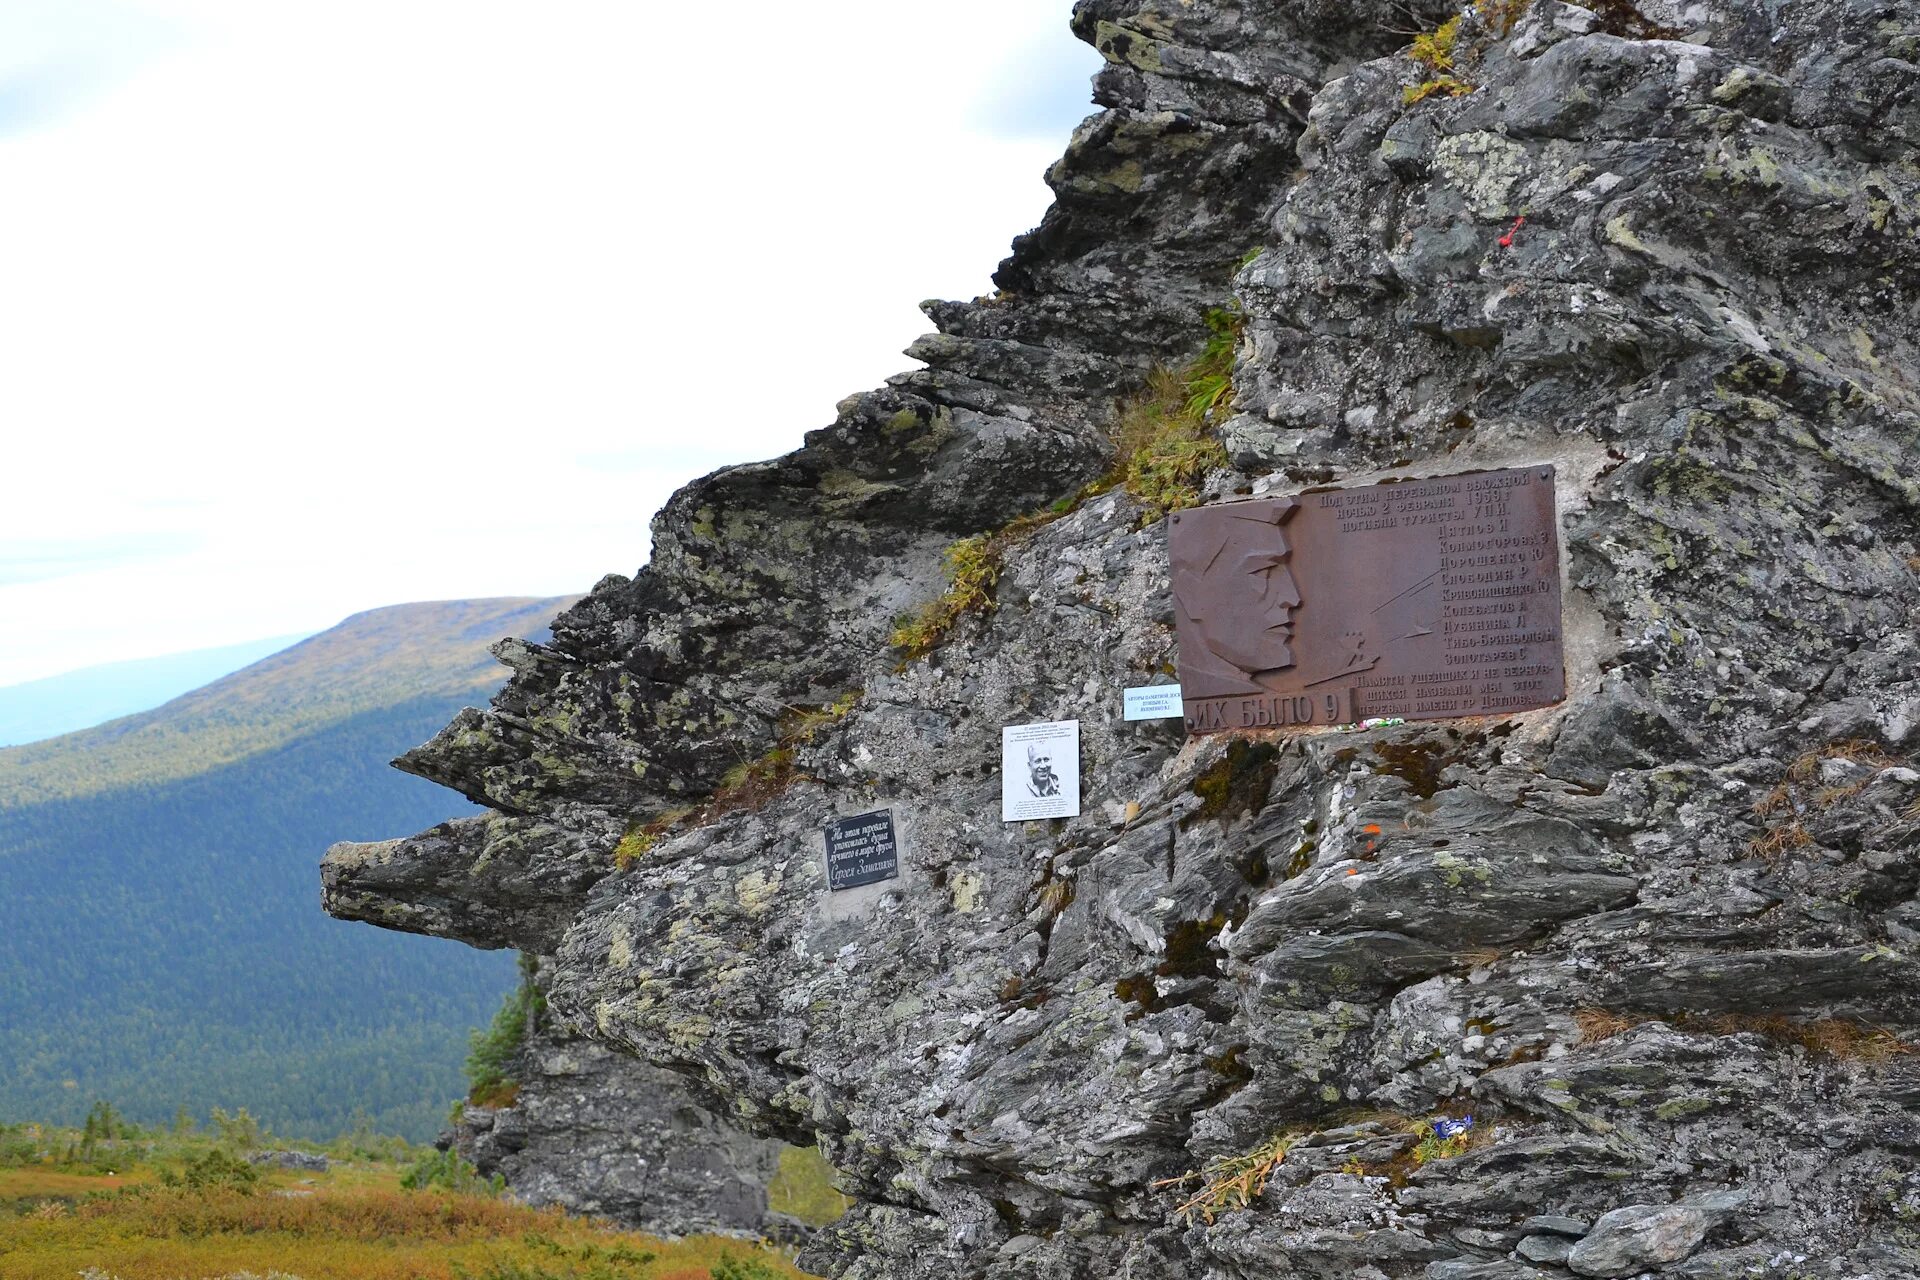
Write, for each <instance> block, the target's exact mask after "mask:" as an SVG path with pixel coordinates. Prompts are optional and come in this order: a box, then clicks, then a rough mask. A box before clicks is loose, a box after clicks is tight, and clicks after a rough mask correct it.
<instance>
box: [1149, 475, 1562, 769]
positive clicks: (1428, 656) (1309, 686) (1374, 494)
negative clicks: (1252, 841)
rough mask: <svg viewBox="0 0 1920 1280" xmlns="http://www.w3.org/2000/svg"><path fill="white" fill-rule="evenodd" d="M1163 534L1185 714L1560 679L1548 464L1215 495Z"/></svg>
mask: <svg viewBox="0 0 1920 1280" xmlns="http://www.w3.org/2000/svg"><path fill="white" fill-rule="evenodd" d="M1167 538H1168V549H1169V552H1170V553H1171V556H1172V560H1173V597H1174V606H1175V608H1174V613H1175V626H1176V628H1177V630H1178V634H1179V639H1180V687H1181V691H1182V694H1183V695H1184V696H1183V702H1184V705H1185V708H1186V715H1187V728H1188V730H1189V731H1190V732H1195V733H1206V732H1211V731H1213V730H1219V729H1257V728H1268V727H1275V726H1280V727H1285V726H1313V725H1334V724H1351V723H1353V722H1355V721H1359V720H1363V719H1368V718H1371V717H1375V716H1384V717H1394V716H1399V717H1404V718H1405V719H1408V720H1431V719H1439V718H1441V717H1445V716H1468V715H1496V714H1501V713H1504V712H1509V711H1523V710H1527V709H1530V708H1534V707H1544V706H1549V705H1551V704H1552V703H1555V702H1558V701H1560V699H1561V698H1562V697H1564V696H1565V695H1566V669H1565V667H1564V665H1563V661H1562V657H1561V649H1560V535H1559V529H1558V525H1557V522H1556V519H1555V513H1554V501H1553V468H1552V467H1548V466H1539V467H1521V468H1515V469H1513V470H1509V471H1477V472H1471V473H1468V474H1465V475H1457V476H1440V477H1437V478H1435V479H1431V480H1407V481H1400V482H1396V483H1390V484H1377V485H1369V486H1366V487H1362V488H1353V489H1327V490H1321V491H1319V492H1309V493H1303V494H1299V495H1296V496H1294V497H1290V498H1254V499H1250V500H1247V501H1243V502H1224V503H1220V504H1218V505H1215V506H1211V507H1198V508H1195V509H1193V510H1189V511H1182V512H1180V513H1178V514H1177V515H1175V516H1174V517H1173V518H1172V521H1171V523H1170V524H1169V526H1168V534H1167Z"/></svg>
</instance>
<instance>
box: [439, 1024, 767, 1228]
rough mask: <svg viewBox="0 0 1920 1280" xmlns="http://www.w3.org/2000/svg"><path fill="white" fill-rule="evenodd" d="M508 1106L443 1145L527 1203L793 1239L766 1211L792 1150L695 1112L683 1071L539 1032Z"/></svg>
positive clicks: (461, 1120)
mask: <svg viewBox="0 0 1920 1280" xmlns="http://www.w3.org/2000/svg"><path fill="white" fill-rule="evenodd" d="M512 1075H513V1078H514V1080H515V1081H516V1083H517V1086H518V1087H517V1090H516V1092H517V1094H518V1096H517V1098H516V1099H515V1100H514V1101H513V1103H512V1104H511V1105H508V1106H497V1107H488V1106H474V1105H468V1106H466V1107H465V1108H463V1109H462V1110H461V1112H460V1114H459V1116H458V1117H457V1118H456V1119H455V1121H454V1125H453V1129H452V1131H451V1133H450V1134H449V1135H448V1136H447V1137H443V1139H442V1141H443V1142H448V1141H450V1142H451V1145H452V1146H453V1147H454V1149H455V1150H457V1151H458V1152H459V1153H460V1155H461V1156H462V1157H463V1158H465V1159H466V1160H468V1161H469V1162H471V1163H472V1164H473V1165H474V1166H475V1168H477V1169H478V1170H479V1171H480V1173H481V1174H482V1175H484V1176H486V1177H489V1178H491V1177H493V1176H495V1175H498V1176H500V1177H502V1178H504V1179H505V1180H506V1182H507V1185H508V1186H509V1187H511V1188H512V1190H513V1194H514V1196H515V1197H516V1198H517V1199H520V1200H522V1201H525V1202H526V1203H528V1204H532V1205H541V1206H545V1205H559V1206H561V1207H562V1208H565V1209H567V1210H569V1211H570V1212H574V1213H583V1214H590V1215H592V1216H594V1217H598V1218H607V1219H610V1220H611V1221H614V1222H619V1223H622V1224H626V1225H630V1226H635V1227H640V1228H642V1229H644V1230H647V1231H652V1232H655V1233H661V1234H668V1235H688V1234H692V1233H696V1232H709V1233H721V1234H747V1235H754V1236H760V1235H792V1234H794V1227H793V1224H790V1223H786V1222H783V1221H778V1220H776V1219H775V1218H774V1217H773V1216H772V1215H770V1214H769V1212H768V1208H767V1187H768V1184H769V1183H770V1182H771V1181H772V1180H773V1178H774V1175H775V1174H776V1173H778V1172H779V1167H780V1152H781V1148H782V1144H781V1143H779V1142H775V1141H770V1140H767V1139H764V1138H755V1137H753V1136H752V1135H750V1134H747V1133H745V1132H743V1131H742V1130H741V1129H740V1128H739V1127H738V1126H736V1125H732V1124H728V1123H727V1122H726V1121H724V1120H721V1119H719V1118H718V1117H716V1116H714V1115H713V1114H712V1113H710V1112H708V1111H707V1110H705V1109H704V1108H702V1107H700V1106H698V1105H697V1104H695V1103H694V1101H693V1100H692V1098H691V1097H689V1095H688V1092H687V1089H686V1086H685V1085H684V1083H682V1081H681V1080H680V1079H679V1078H678V1077H676V1076H674V1075H673V1074H672V1073H670V1072H668V1071H665V1070H662V1069H661V1068H659V1067H654V1066H650V1065H648V1064H647V1063H644V1062H639V1061H636V1060H635V1059H634V1058H633V1057H632V1055H630V1054H626V1053H620V1052H617V1051H615V1050H613V1049H611V1048H609V1047H607V1046H606V1045H603V1044H599V1043H596V1042H594V1041H592V1040H589V1039H586V1038H585V1037H582V1036H578V1035H574V1034H572V1033H570V1032H569V1031H568V1030H567V1029H566V1028H565V1027H564V1026H563V1025H560V1024H557V1023H556V1022H554V1020H552V1019H551V1018H545V1017H542V1018H539V1019H537V1020H536V1022H535V1025H534V1026H533V1027H531V1028H529V1032H528V1035H527V1037H526V1039H525V1041H524V1042H523V1043H522V1045H521V1048H520V1052H519V1054H518V1056H517V1058H516V1060H515V1062H514V1064H513V1071H512Z"/></svg>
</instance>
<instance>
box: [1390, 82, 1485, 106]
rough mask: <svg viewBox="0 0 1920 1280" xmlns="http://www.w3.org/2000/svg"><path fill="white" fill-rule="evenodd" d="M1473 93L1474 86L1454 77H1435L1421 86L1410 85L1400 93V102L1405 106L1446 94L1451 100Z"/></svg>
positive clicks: (1421, 83)
mask: <svg viewBox="0 0 1920 1280" xmlns="http://www.w3.org/2000/svg"><path fill="white" fill-rule="evenodd" d="M1472 92H1473V86H1472V85H1470V84H1468V83H1467V82H1466V81H1465V80H1461V79H1458V78H1457V77H1454V76H1435V77H1434V78H1433V79H1431V80H1423V81H1421V82H1420V83H1419V84H1410V85H1408V86H1407V87H1406V88H1405V89H1402V90H1401V91H1400V101H1401V103H1402V104H1403V105H1405V106H1409V107H1411V106H1413V105H1414V104H1415V103H1417V102H1425V101H1426V100H1427V99H1428V98H1433V97H1438V96H1440V95H1441V94H1445V95H1446V96H1447V97H1449V98H1458V97H1460V96H1461V95H1462V94H1468V93H1472Z"/></svg>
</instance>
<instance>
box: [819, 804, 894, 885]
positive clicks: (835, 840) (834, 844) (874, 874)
mask: <svg viewBox="0 0 1920 1280" xmlns="http://www.w3.org/2000/svg"><path fill="white" fill-rule="evenodd" d="M825 834H826V837H827V888H828V889H829V890H834V891H838V890H840V889H857V888H859V887H860V886H861V885H863V884H877V883H879V882H880V881H882V880H891V879H893V878H894V877H895V876H897V875H899V874H900V842H899V841H898V840H897V839H896V838H895V837H894V833H893V815H892V814H891V813H889V812H887V811H886V810H885V809H881V810H879V811H877V812H875V813H863V814H861V815H860V816H858V817H855V818H835V819H834V820H833V821H832V822H829V823H828V824H827V826H826V832H825Z"/></svg>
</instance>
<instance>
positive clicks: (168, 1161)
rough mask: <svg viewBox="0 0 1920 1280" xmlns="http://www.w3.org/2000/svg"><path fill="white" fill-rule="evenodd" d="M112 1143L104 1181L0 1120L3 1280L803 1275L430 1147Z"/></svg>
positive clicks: (42, 1130)
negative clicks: (548, 1193) (548, 1202)
mask: <svg viewBox="0 0 1920 1280" xmlns="http://www.w3.org/2000/svg"><path fill="white" fill-rule="evenodd" d="M112 1134H113V1136H111V1137H100V1136H99V1131H98V1126H96V1134H95V1142H96V1148H97V1153H98V1154H103V1155H106V1156H108V1157H110V1158H111V1159H113V1160H114V1161H115V1162H116V1164H117V1168H116V1170H115V1172H114V1173H113V1174H110V1175H109V1174H105V1173H99V1172H93V1171H92V1168H91V1166H90V1165H86V1166H72V1165H68V1164H66V1163H65V1161H64V1157H65V1155H66V1149H67V1147H68V1146H72V1147H74V1148H75V1151H76V1154H77V1152H78V1148H79V1146H80V1145H81V1143H82V1142H83V1140H84V1136H85V1135H84V1134H83V1133H82V1132H81V1131H80V1130H76V1129H56V1128H53V1127H51V1126H40V1125H15V1126H0V1157H4V1158H3V1159H0V1275H4V1276H5V1277H6V1280H73V1277H74V1276H76V1275H87V1276H90V1277H95V1280H183V1278H185V1277H195V1278H198V1277H213V1276H237V1275H242V1274H252V1275H258V1276H262V1277H268V1276H286V1277H303V1278H304V1280H321V1278H322V1277H325V1278H326V1280H710V1278H711V1280H800V1278H801V1277H802V1273H801V1272H799V1271H798V1270H796V1269H795V1268H794V1267H793V1265H792V1264H791V1263H790V1262H789V1261H788V1260H787V1259H786V1258H785V1257H784V1256H782V1255H781V1254H780V1253H778V1252H777V1251H774V1250H771V1249H768V1248H764V1247H761V1246H758V1245H755V1244H753V1243H752V1242H748V1241H741V1240H737V1239H720V1238H711V1237H691V1238H688V1239H684V1240H676V1241H664V1240H659V1239H655V1238H653V1237H650V1236H646V1235H643V1234H639V1233H635V1232H627V1231H619V1230H615V1229H613V1228H610V1227H608V1226H606V1225H605V1224H603V1223H598V1222H593V1221H589V1220H586V1219H580V1218H570V1217H568V1216H567V1215H566V1214H564V1213H562V1212H561V1211H559V1210H557V1209H532V1208H528V1207H527V1206H525V1205H521V1204H516V1203H514V1202H512V1201H511V1200H508V1199H505V1198H502V1197H500V1196H498V1195H495V1194H494V1193H493V1192H494V1189H495V1187H496V1186H497V1184H488V1183H485V1182H482V1181H480V1180H478V1179H477V1177H476V1176H475V1175H473V1174H472V1171H471V1168H470V1167H467V1166H463V1165H462V1164H461V1163H460V1162H459V1161H458V1159H457V1157H451V1156H442V1155H440V1154H439V1153H434V1154H430V1155H429V1156H428V1157H427V1159H426V1160H424V1161H421V1162H419V1163H417V1164H415V1165H414V1167H413V1168H412V1169H411V1170H409V1169H408V1168H407V1167H406V1165H405V1164H403V1163H401V1162H399V1161H394V1160H384V1159H382V1160H360V1159H340V1160H337V1161H336V1162H335V1163H334V1164H333V1165H332V1166H331V1167H330V1168H329V1169H328V1170H327V1171H325V1172H308V1171H300V1170H286V1169H280V1168H277V1167H271V1166H254V1165H251V1164H249V1163H247V1161H246V1160H245V1158H244V1156H243V1154H241V1153H238V1152H235V1151H233V1150H230V1149H229V1148H228V1146H227V1144H225V1143H224V1142H222V1140H221V1138H220V1137H219V1135H218V1134H217V1133H187V1132H182V1133H174V1132H169V1131H165V1130H144V1129H140V1128H138V1127H136V1126H132V1125H123V1124H116V1125H115V1126H113V1129H112ZM122 1135H124V1136H122ZM360 1137H361V1140H362V1141H363V1142H364V1139H365V1135H361V1136H360ZM108 1144H112V1145H108ZM374 1145H380V1144H378V1143H375V1144H374ZM410 1187H411V1188H412V1189H409V1188H410Z"/></svg>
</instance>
